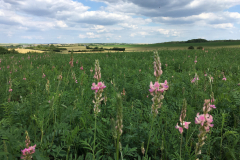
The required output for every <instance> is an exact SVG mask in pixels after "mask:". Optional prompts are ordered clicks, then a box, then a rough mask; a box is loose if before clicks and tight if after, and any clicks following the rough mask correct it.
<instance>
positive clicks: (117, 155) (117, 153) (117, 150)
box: [116, 134, 120, 160]
mask: <svg viewBox="0 0 240 160" xmlns="http://www.w3.org/2000/svg"><path fill="white" fill-rule="evenodd" d="M119 138H120V136H119V134H118V137H117V149H116V159H117V160H118V159H119Z"/></svg>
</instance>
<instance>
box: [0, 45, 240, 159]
mask: <svg viewBox="0 0 240 160" xmlns="http://www.w3.org/2000/svg"><path fill="white" fill-rule="evenodd" d="M239 60H240V54H239V49H234V48H233V49H213V50H208V51H206V50H189V51H186V50H173V51H170V50H162V51H159V52H158V54H157V53H156V52H155V53H153V52H144V53H143V52H134V53H101V54H93V53H91V54H72V55H71V54H67V55H66V54H64V55H61V54H46V53H42V54H40V53H38V54H24V55H20V54H18V55H14V56H13V55H1V56H0V84H1V88H0V93H1V94H0V101H1V106H0V137H1V142H0V144H1V145H0V159H9V160H15V159H20V158H21V159H31V158H32V159H36V160H45V159H46V160H48V159H49V160H50V159H67V160H92V159H96V160H98V159H101V160H111V159H114V160H115V159H117V160H124V159H125V160H134V159H136V160H141V159H156V160H160V159H162V160H174V159H182V160H196V159H199V160H200V159H204V160H207V159H216V160H218V159H219V160H225V159H228V160H230V159H240V140H239V137H240V136H239V133H240V70H239V69H240V68H239V65H240V63H239Z"/></svg>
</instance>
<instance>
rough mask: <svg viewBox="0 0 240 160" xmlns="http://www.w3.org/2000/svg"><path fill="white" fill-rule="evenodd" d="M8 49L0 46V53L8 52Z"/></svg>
mask: <svg viewBox="0 0 240 160" xmlns="http://www.w3.org/2000/svg"><path fill="white" fill-rule="evenodd" d="M8 53H9V51H8V50H7V49H6V48H3V47H1V46H0V54H8Z"/></svg>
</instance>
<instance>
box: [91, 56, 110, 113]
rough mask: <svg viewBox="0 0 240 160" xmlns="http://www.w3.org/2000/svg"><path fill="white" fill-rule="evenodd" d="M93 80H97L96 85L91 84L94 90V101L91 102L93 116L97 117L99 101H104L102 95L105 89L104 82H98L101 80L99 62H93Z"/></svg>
mask: <svg viewBox="0 0 240 160" xmlns="http://www.w3.org/2000/svg"><path fill="white" fill-rule="evenodd" d="M94 78H96V79H97V81H98V83H97V84H95V83H92V88H91V89H92V90H95V100H93V103H94V109H93V110H94V114H95V117H96V116H97V114H98V112H100V109H99V108H98V107H99V106H100V104H101V101H103V100H104V98H102V93H103V89H104V88H106V86H105V84H104V82H99V80H100V79H101V72H100V66H99V62H98V60H96V61H95V75H94Z"/></svg>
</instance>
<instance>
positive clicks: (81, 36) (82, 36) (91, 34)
mask: <svg viewBox="0 0 240 160" xmlns="http://www.w3.org/2000/svg"><path fill="white" fill-rule="evenodd" d="M78 37H79V38H82V39H84V38H93V39H94V38H99V37H100V35H95V34H94V33H93V32H87V33H86V35H83V34H79V35H78Z"/></svg>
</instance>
